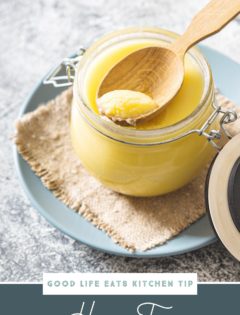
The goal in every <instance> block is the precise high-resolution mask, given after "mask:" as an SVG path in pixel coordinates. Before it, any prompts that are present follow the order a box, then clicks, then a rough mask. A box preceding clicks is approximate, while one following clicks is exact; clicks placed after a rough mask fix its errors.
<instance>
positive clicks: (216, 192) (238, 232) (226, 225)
mask: <svg viewBox="0 0 240 315" xmlns="http://www.w3.org/2000/svg"><path fill="white" fill-rule="evenodd" d="M206 204H207V208H208V210H209V213H210V217H211V220H212V223H213V226H214V229H215V231H216V233H217V234H218V236H219V238H220V240H221V241H222V243H223V245H224V246H225V247H226V248H227V250H228V251H229V252H230V253H231V254H232V255H233V256H234V257H235V258H236V259H237V260H239V261H240V134H239V135H237V136H235V137H234V138H232V139H231V140H230V141H229V142H228V143H227V144H226V145H225V146H224V148H223V149H222V151H221V152H220V153H219V154H218V155H217V157H216V159H215V160H214V162H213V164H212V166H211V168H210V171H209V175H208V178H207V183H206Z"/></svg>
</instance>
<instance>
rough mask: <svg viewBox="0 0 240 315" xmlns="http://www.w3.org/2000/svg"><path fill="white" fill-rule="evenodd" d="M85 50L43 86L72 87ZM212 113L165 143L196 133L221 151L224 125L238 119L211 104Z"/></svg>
mask: <svg viewBox="0 0 240 315" xmlns="http://www.w3.org/2000/svg"><path fill="white" fill-rule="evenodd" d="M85 51H86V50H85V49H84V48H83V47H80V48H79V49H78V51H77V52H76V53H75V54H73V56H72V57H69V58H64V59H63V60H62V61H61V62H60V63H59V64H58V65H57V66H56V67H54V68H53V69H52V70H51V71H50V72H49V73H48V75H47V76H46V78H45V79H44V81H43V84H52V85H53V86H54V87H57V88H58V87H68V86H72V85H73V81H74V76H75V72H76V66H77V64H78V63H79V61H80V59H81V58H82V56H83V54H84V53H85ZM64 70H65V73H66V75H60V73H61V72H62V71H64ZM212 106H213V108H214V111H213V113H212V114H211V115H210V117H209V118H208V119H207V121H206V122H205V123H204V124H203V126H202V127H201V128H200V129H193V130H190V131H188V132H185V133H184V134H182V135H181V136H179V137H176V138H174V139H171V140H169V141H166V142H173V141H175V140H178V139H181V138H183V137H185V136H188V135H190V134H193V133H197V134H198V135H199V136H204V137H205V138H207V140H208V141H209V142H210V144H211V145H212V146H213V147H214V148H215V149H216V150H217V151H220V150H221V149H222V147H221V146H219V145H218V143H217V141H218V140H220V139H221V137H222V134H224V135H225V136H226V137H227V138H228V139H231V138H232V137H231V135H230V134H229V133H228V131H227V130H226V128H225V125H227V124H229V123H232V122H234V121H236V120H237V119H238V116H237V113H236V112H235V111H234V110H230V109H226V110H225V109H223V108H222V107H221V106H219V105H216V104H215V103H213V105H212ZM221 114H222V117H221V119H220V130H214V129H213V130H210V131H208V129H209V128H210V126H211V125H212V124H213V123H214V121H215V120H216V119H217V118H218V116H219V115H221Z"/></svg>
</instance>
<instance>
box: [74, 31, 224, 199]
mask: <svg viewBox="0 0 240 315" xmlns="http://www.w3.org/2000/svg"><path fill="white" fill-rule="evenodd" d="M176 37H177V35H176V34H174V33H172V32H169V31H166V30H162V29H155V28H154V29H149V28H134V29H126V30H123V31H119V32H115V33H112V34H110V35H108V36H105V37H103V38H102V39H101V40H99V41H97V42H96V43H95V44H93V45H92V46H91V47H90V48H89V49H88V50H87V51H86V52H85V53H84V55H83V57H82V58H81V60H80V61H79V62H78V64H77V66H76V69H75V72H76V73H75V77H74V83H73V101H72V109H71V127H70V132H71V139H72V145H73V148H74V150H75V152H76V154H77V155H78V157H79V159H80V160H81V162H82V164H83V165H84V167H85V168H86V170H88V171H89V173H90V174H91V175H93V176H94V177H95V178H97V179H98V180H99V181H101V182H102V183H103V185H105V186H106V187H109V188H110V189H112V190H114V191H117V192H120V193H122V194H126V195H132V196H156V195H162V194H166V193H169V192H171V191H174V190H176V189H179V188H181V187H182V186H184V185H186V184H187V183H189V182H190V181H191V180H192V179H193V178H194V177H196V176H197V175H198V174H199V173H200V171H201V170H202V169H203V168H204V167H205V166H206V165H207V164H208V163H209V162H210V160H211V159H212V158H213V156H214V155H215V154H216V149H215V148H214V147H213V145H212V144H214V146H216V142H215V140H216V138H219V132H216V131H215V130H219V127H220V126H219V119H218V114H219V112H221V108H220V107H218V106H217V105H216V104H215V100H214V84H213V79H212V74H211V69H210V67H209V65H208V63H207V62H206V60H205V58H204V57H203V55H202V54H201V52H200V51H199V50H198V49H197V48H196V47H194V48H192V49H191V50H190V51H189V52H188V54H190V55H191V57H192V58H194V60H195V61H196V62H197V64H198V65H199V68H200V69H201V73H202V76H203V80H204V88H203V93H202V96H201V101H200V103H199V104H198V106H197V107H196V109H195V110H194V111H193V112H192V113H191V114H190V115H189V116H188V117H186V118H184V119H183V120H181V121H179V122H178V123H176V124H174V125H172V126H168V127H164V128H161V129H155V130H136V129H131V128H127V127H123V126H119V125H116V124H114V123H113V122H111V121H108V120H105V119H103V118H102V117H101V116H99V115H98V114H96V113H95V112H94V111H93V110H92V109H91V106H89V104H87V101H86V98H85V95H84V84H85V82H84V80H85V78H86V74H87V71H88V69H89V67H90V66H91V62H92V61H93V60H94V59H95V58H98V56H99V55H100V54H101V53H102V52H104V51H106V50H107V49H110V48H111V47H113V46H114V45H117V44H118V43H119V42H124V41H131V40H136V39H143V40H144V39H154V40H159V41H160V42H161V43H162V42H165V43H166V44H169V43H170V42H172V41H174V40H175V39H176ZM189 101H191V99H190V100H189ZM183 106H184V104H183ZM211 130H212V131H211ZM216 141H218V140H216Z"/></svg>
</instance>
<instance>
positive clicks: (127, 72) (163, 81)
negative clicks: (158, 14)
mask: <svg viewBox="0 0 240 315" xmlns="http://www.w3.org/2000/svg"><path fill="white" fill-rule="evenodd" d="M239 12H240V0H212V1H211V2H209V3H208V4H207V6H206V7H204V8H203V9H202V10H201V11H200V12H199V13H198V14H197V15H196V16H195V17H194V18H193V20H192V22H191V24H190V26H189V27H188V28H187V30H186V32H185V33H184V34H183V35H182V36H181V37H179V38H178V39H177V40H176V41H175V42H173V43H172V44H170V45H168V46H165V47H148V48H144V49H140V50H138V51H136V52H133V53H131V54H130V55H128V56H127V57H126V58H124V59H123V60H121V61H120V62H119V63H118V64H116V65H115V66H114V67H113V68H112V69H111V70H110V71H109V72H108V73H107V75H106V76H105V78H104V79H103V82H102V83H101V85H100V88H99V91H98V97H101V96H102V95H103V94H105V93H107V92H110V91H114V90H133V91H138V92H142V93H145V94H147V95H149V96H151V97H152V98H153V100H154V101H155V102H156V104H157V106H156V108H155V109H154V110H152V108H151V110H150V111H149V112H146V113H144V115H139V116H137V117H134V119H131V121H132V124H133V125H135V124H136V123H137V122H139V121H141V120H143V119H146V118H149V117H150V116H152V115H155V114H156V113H158V111H160V110H161V109H162V108H163V107H164V106H166V104H167V103H168V102H169V101H170V100H171V99H172V98H173V97H174V96H175V95H176V93H177V92H178V91H179V89H180V87H181V85H182V82H183V78H184V63H183V62H184V55H185V53H186V52H187V50H188V49H189V48H190V47H192V46H193V45H194V44H196V43H198V42H200V41H201V40H202V39H204V38H206V37H209V36H210V35H212V34H215V33H217V32H218V31H220V30H221V29H222V28H223V27H224V26H225V25H226V24H227V23H229V22H230V21H231V20H232V19H233V18H234V17H236V16H237V15H238V13H239ZM101 112H102V113H103V114H104V110H103V109H102V108H101ZM105 115H106V116H107V114H105ZM109 118H111V119H113V118H114V117H109ZM113 120H114V119H113ZM115 120H117V121H121V117H117V119H115ZM122 122H123V123H127V120H126V119H125V118H124V119H122Z"/></svg>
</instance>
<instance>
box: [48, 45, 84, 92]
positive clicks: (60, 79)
mask: <svg viewBox="0 0 240 315" xmlns="http://www.w3.org/2000/svg"><path fill="white" fill-rule="evenodd" d="M85 51H86V50H85V49H84V48H83V47H80V48H79V49H78V51H77V52H76V53H75V54H73V56H72V57H69V58H64V59H63V60H62V61H61V62H60V63H59V64H58V65H57V66H55V67H54V68H53V69H52V70H51V71H50V72H49V73H48V74H47V76H46V78H45V79H44V81H43V84H52V85H53V86H54V87H67V86H71V85H72V84H73V81H74V76H75V72H76V66H77V64H78V63H79V61H80V59H81V58H82V56H83V54H84V53H85ZM63 70H65V73H66V75H59V74H60V73H61V72H62V71H63Z"/></svg>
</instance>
